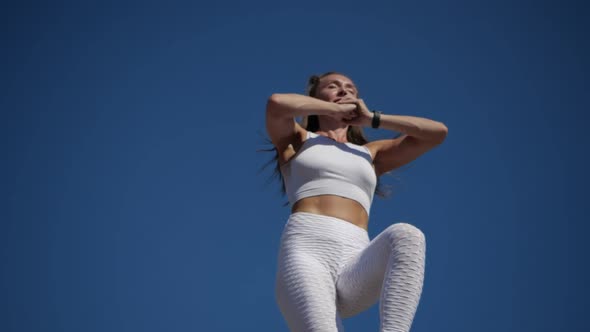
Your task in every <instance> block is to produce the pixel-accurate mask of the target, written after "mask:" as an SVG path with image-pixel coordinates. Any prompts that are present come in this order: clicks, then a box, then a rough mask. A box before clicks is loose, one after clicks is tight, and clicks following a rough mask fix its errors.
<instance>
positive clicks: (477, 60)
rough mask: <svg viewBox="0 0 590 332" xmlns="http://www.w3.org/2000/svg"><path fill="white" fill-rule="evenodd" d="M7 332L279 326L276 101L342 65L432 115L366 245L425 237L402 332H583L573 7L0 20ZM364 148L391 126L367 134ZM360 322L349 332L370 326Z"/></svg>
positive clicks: (2, 286)
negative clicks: (401, 229) (409, 318)
mask: <svg viewBox="0 0 590 332" xmlns="http://www.w3.org/2000/svg"><path fill="white" fill-rule="evenodd" d="M0 13H1V14H0V15H1V18H2V20H1V22H2V23H0V24H1V27H2V29H1V37H2V39H1V41H2V47H1V49H2V55H1V56H2V64H1V65H0V66H1V67H0V69H1V74H0V76H1V79H0V84H1V86H0V89H1V94H0V110H1V129H2V130H1V132H0V135H1V136H0V139H1V141H0V144H1V145H0V146H1V148H2V149H1V151H2V159H1V160H2V164H1V166H0V168H1V169H2V173H1V174H2V177H1V178H0V180H1V181H2V182H1V183H0V186H1V188H2V190H1V191H0V192H1V193H2V197H1V198H2V200H1V201H2V208H1V210H0V211H1V215H0V218H1V219H0V253H1V257H0V259H1V260H0V262H1V270H0V330H1V331H64V332H65V331H287V327H286V324H285V323H284V321H283V318H282V317H281V315H280V312H279V311H278V308H277V306H276V304H275V302H274V289H273V287H274V273H275V268H276V256H277V250H278V244H279V239H280V234H281V230H282V228H283V226H284V223H285V221H286V220H287V217H288V214H289V211H288V208H286V207H284V206H283V203H284V202H285V201H286V198H284V197H281V196H280V194H279V183H278V182H276V181H275V182H270V183H268V184H265V183H266V182H267V179H268V178H269V177H270V176H271V173H272V170H271V168H272V167H269V168H268V169H267V170H266V171H263V172H262V173H259V169H260V167H261V166H262V165H263V164H264V163H265V162H266V161H267V160H268V159H269V158H271V157H272V154H271V153H263V152H256V150H257V149H262V148H267V147H268V146H267V145H265V142H264V136H265V135H266V134H265V127H264V108H265V104H266V100H267V98H268V97H269V96H270V94H272V93H273V92H296V93H302V92H303V91H304V88H305V83H306V80H307V78H308V76H309V75H311V74H317V73H321V72H325V71H330V70H336V71H340V72H344V73H346V74H348V75H349V76H350V77H351V78H352V79H353V80H354V81H355V82H356V84H357V85H358V86H359V87H360V89H361V93H362V97H363V99H364V100H365V101H366V103H367V104H368V105H369V107H370V108H376V109H380V110H383V111H385V112H386V113H389V114H402V115H414V116H422V117H427V118H431V119H435V120H438V121H442V122H444V123H445V124H446V125H447V126H448V128H449V135H448V137H447V140H446V141H445V142H444V144H443V145H441V146H439V147H437V148H436V149H434V150H432V151H431V152H429V153H428V154H426V155H424V156H422V157H421V158H419V159H418V160H417V161H415V162H414V163H412V164H410V166H408V167H404V168H403V169H400V170H397V171H395V172H393V174H392V175H391V176H384V177H383V178H382V179H383V182H384V183H386V184H389V185H391V186H392V189H393V195H392V197H391V198H389V199H386V200H383V199H376V200H375V202H374V205H373V213H372V215H371V221H370V226H369V227H370V229H369V233H370V235H371V237H373V236H375V235H376V234H378V233H379V232H380V231H382V230H383V229H384V228H386V227H387V226H388V225H390V224H392V223H395V222H400V221H405V222H409V223H412V224H414V225H416V226H417V227H419V228H420V229H421V230H422V231H423V232H424V233H425V234H426V237H427V246H428V247H427V267H426V280H425V285H424V292H423V296H422V300H421V303H420V306H419V308H418V311H417V314H416V318H415V321H414V325H413V329H412V331H415V332H420V331H586V330H587V326H586V327H585V328H584V326H583V325H587V318H586V317H585V315H586V314H587V308H588V305H590V303H589V301H588V298H589V297H590V293H589V291H588V287H586V285H585V283H586V282H587V281H588V280H590V278H589V273H588V270H587V269H586V268H585V267H586V265H587V262H588V255H587V254H588V248H587V246H586V244H585V243H584V238H586V233H587V232H588V230H589V227H588V215H589V212H590V211H589V208H588V204H587V198H588V195H587V192H586V188H588V185H589V181H588V176H587V171H588V169H589V165H588V161H587V158H585V154H587V151H588V147H587V146H588V143H589V140H588V135H587V132H586V131H587V127H588V114H587V113H588V111H589V109H590V108H589V106H590V105H589V104H590V102H589V95H588V89H589V86H588V83H589V81H588V74H589V61H588V59H589V58H590V57H589V56H590V54H589V49H588V35H587V31H588V28H589V27H588V25H589V24H588V23H587V18H588V17H589V15H588V14H589V12H588V10H587V8H586V7H585V6H584V5H583V3H582V2H581V1H580V2H573V1H466V0H465V1H453V0H450V1H365V2H361V1H356V2H352V1H338V2H332V1H318V2H306V1H297V2H292V1H291V2H280V1H273V2H271V1H268V2H263V1H254V2H252V1H251V2H247V1H243V2H235V1H220V2H216V3H213V2H210V3H207V2H197V1H177V2H152V1H137V2H131V1H127V2H115V1H113V2H106V1H100V2H78V1H70V2H63V1H62V2H56V1H54V2H52V3H45V2H19V3H18V4H17V3H12V4H4V5H2V10H0ZM366 133H367V135H368V136H369V138H371V139H377V138H385V137H391V136H393V135H395V133H393V132H386V131H383V130H373V129H367V130H366ZM378 324H379V317H378V310H377V306H374V307H373V308H372V309H370V310H368V311H366V312H365V313H363V314H361V315H359V316H357V317H354V318H351V319H348V320H346V321H345V327H346V328H347V330H348V331H377V330H378Z"/></svg>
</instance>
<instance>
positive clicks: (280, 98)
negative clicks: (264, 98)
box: [266, 93, 340, 118]
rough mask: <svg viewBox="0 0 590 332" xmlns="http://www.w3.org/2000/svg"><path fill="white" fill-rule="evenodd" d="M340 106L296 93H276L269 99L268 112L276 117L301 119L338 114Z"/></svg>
mask: <svg viewBox="0 0 590 332" xmlns="http://www.w3.org/2000/svg"><path fill="white" fill-rule="evenodd" d="M339 107H340V106H339V105H338V104H335V103H330V102H327V101H323V100H320V99H317V98H313V97H309V96H304V95H299V94H295V93H275V94H273V95H272V96H270V98H269V99H268V103H267V107H266V110H267V112H269V113H272V114H273V115H274V116H280V117H291V118H294V117H300V116H307V115H329V114H332V113H334V112H338V110H339Z"/></svg>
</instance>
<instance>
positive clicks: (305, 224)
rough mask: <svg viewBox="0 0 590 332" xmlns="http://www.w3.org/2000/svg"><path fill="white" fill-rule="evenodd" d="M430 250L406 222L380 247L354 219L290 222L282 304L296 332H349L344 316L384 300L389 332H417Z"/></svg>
mask: <svg viewBox="0 0 590 332" xmlns="http://www.w3.org/2000/svg"><path fill="white" fill-rule="evenodd" d="M425 251H426V244H425V241H424V234H422V232H421V231H420V230H419V229H417V228H416V227H414V226H412V225H409V224H405V223H398V224H394V225H391V226H389V227H388V228H387V229H385V230H384V231H383V232H381V234H379V235H378V236H376V237H375V238H374V239H373V240H372V241H370V240H369V236H368V234H367V232H366V231H365V230H364V229H362V228H360V227H358V226H356V225H354V224H351V223H349V222H347V221H344V220H341V219H338V218H334V217H328V216H322V215H317V214H312V213H307V212H296V213H293V214H291V216H290V217H289V219H288V221H287V223H286V225H285V228H284V230H283V234H282V236H281V246H280V251H279V255H278V270H277V275H276V288H275V295H276V300H277V303H278V305H279V308H280V310H281V313H282V314H283V316H284V317H285V320H286V321H287V325H288V326H289V329H290V330H291V331H292V332H311V331H313V332H333V331H343V330H344V329H343V327H342V321H341V318H347V317H351V316H354V315H356V314H358V313H360V312H362V311H364V310H366V309H368V308H369V307H371V306H372V305H373V304H375V303H376V302H377V301H378V300H379V313H380V317H381V325H380V326H381V328H380V330H381V331H409V330H410V326H411V325H412V320H413V319H414V315H415V313H416V309H417V307H418V302H419V301H420V295H421V293H422V284H423V281H424V258H425Z"/></svg>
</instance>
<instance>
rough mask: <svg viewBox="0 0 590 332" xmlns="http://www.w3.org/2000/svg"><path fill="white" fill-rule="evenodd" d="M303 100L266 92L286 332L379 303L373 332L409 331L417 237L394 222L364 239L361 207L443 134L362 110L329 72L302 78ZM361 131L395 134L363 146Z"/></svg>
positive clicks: (431, 125)
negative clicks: (278, 186) (280, 200)
mask: <svg viewBox="0 0 590 332" xmlns="http://www.w3.org/2000/svg"><path fill="white" fill-rule="evenodd" d="M308 95H309V96H304V95H298V94H273V95H272V96H271V97H270V98H269V100H268V103H267V108H266V128H267V131H268V134H269V136H270V139H271V141H272V143H273V145H274V146H275V149H276V151H277V154H278V156H277V158H278V163H279V169H280V175H282V179H283V180H284V188H285V191H286V193H287V196H288V197H289V201H290V203H291V215H290V217H289V219H288V221H287V223H286V225H285V228H284V230H283V234H282V236H281V246H280V252H279V256H278V270H277V276H276V289H275V291H276V299H277V303H278V305H279V308H280V310H281V312H282V314H283V316H284V317H285V320H286V321H287V324H288V326H289V328H290V329H291V331H294V332H302V331H318V332H330V331H342V323H341V318H346V317H350V316H353V315H356V314H357V313H359V312H361V311H364V310H366V309H368V308H369V307H370V306H372V305H373V304H374V303H376V302H377V301H379V310H380V319H381V325H380V326H381V327H380V329H381V331H409V330H410V326H411V324H412V320H413V318H414V314H415V312H416V309H417V306H418V302H419V300H420V295H421V293H422V284H423V279H424V259H425V258H424V255H425V240H424V235H423V234H422V232H421V231H420V230H419V229H417V228H416V227H414V226H412V225H409V224H405V223H398V224H394V225H391V226H389V227H388V228H387V229H386V230H384V231H383V232H382V233H381V234H379V235H378V236H376V237H375V238H374V239H373V240H372V241H371V240H369V237H368V233H367V227H368V220H369V213H370V206H371V202H372V200H373V195H374V192H375V188H376V184H377V179H378V177H379V176H380V175H381V174H383V173H386V172H389V171H391V170H393V169H396V168H398V167H400V166H402V165H404V164H407V163H409V162H410V161H412V160H414V159H416V158H417V157H418V156H420V155H421V154H423V153H425V152H426V151H428V150H430V149H432V148H433V147H435V146H436V145H438V144H440V143H441V142H442V141H443V140H444V139H445V137H446V134H447V128H446V127H445V125H444V124H442V123H440V122H436V121H432V120H428V119H424V118H417V117H410V116H399V115H386V114H380V112H371V111H369V109H368V108H367V106H366V105H365V103H364V102H363V100H362V99H359V98H358V97H359V95H358V90H357V87H356V86H355V85H354V83H353V82H352V80H350V79H349V78H348V77H346V76H344V75H342V74H339V73H335V72H329V73H326V74H323V75H320V76H312V78H311V79H310V81H309V87H308ZM296 117H304V118H305V120H304V125H303V126H301V125H299V124H298V123H297V122H296V121H295V118H296ZM369 126H370V127H373V128H382V129H386V130H393V131H397V132H401V133H402V135H401V136H399V137H398V138H395V139H386V140H378V141H373V142H367V140H366V139H365V138H364V136H363V133H362V130H361V127H369Z"/></svg>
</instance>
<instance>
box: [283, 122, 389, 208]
mask: <svg viewBox="0 0 590 332" xmlns="http://www.w3.org/2000/svg"><path fill="white" fill-rule="evenodd" d="M281 171H282V174H283V180H284V183H285V189H286V192H287V197H288V198H289V203H290V204H291V206H293V204H295V203H296V202H297V201H298V200H300V199H302V198H306V197H311V196H318V195H337V196H341V197H345V198H350V199H352V200H355V201H357V202H358V203H360V204H361V205H362V206H363V208H364V209H365V211H367V215H369V211H370V209H371V202H372V201H373V194H374V192H375V186H376V185H377V175H376V174H375V170H374V169H373V164H372V158H371V153H370V151H369V149H368V148H367V147H365V146H362V145H356V144H353V143H341V142H337V141H335V140H333V139H331V138H329V137H326V136H322V135H318V134H315V133H313V132H310V131H308V132H307V139H306V140H305V142H303V145H302V146H301V149H300V150H299V151H298V152H297V154H296V155H295V156H293V157H292V158H291V159H290V160H289V161H288V162H287V163H285V164H283V165H282V166H281Z"/></svg>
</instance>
